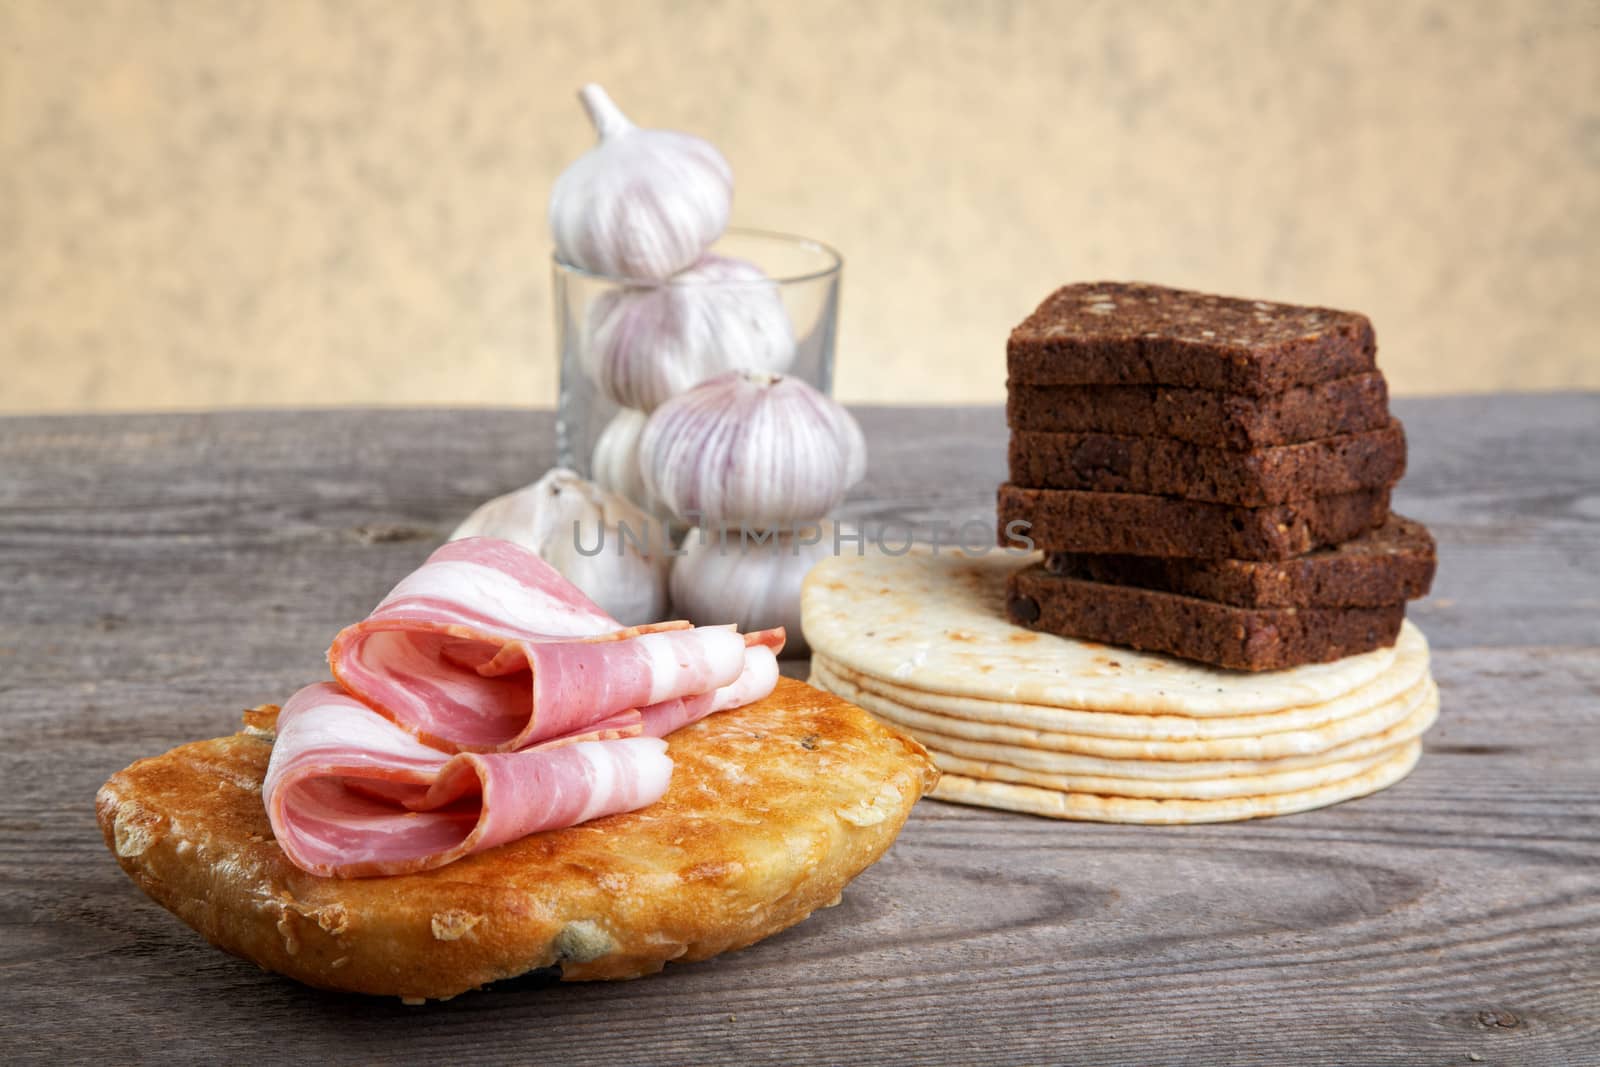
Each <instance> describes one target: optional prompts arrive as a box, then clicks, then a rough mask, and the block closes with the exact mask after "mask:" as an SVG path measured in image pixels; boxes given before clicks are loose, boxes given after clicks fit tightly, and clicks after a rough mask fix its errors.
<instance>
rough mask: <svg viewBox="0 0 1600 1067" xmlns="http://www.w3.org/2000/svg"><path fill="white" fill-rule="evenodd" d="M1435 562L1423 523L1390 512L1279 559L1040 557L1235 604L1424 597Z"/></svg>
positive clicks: (1057, 565) (1079, 572)
mask: <svg viewBox="0 0 1600 1067" xmlns="http://www.w3.org/2000/svg"><path fill="white" fill-rule="evenodd" d="M1436 565H1437V555H1436V550H1435V548H1434V543H1433V537H1432V536H1431V535H1430V534H1429V533H1428V530H1427V527H1425V526H1423V525H1422V524H1421V523H1420V522H1414V521H1412V520H1411V519H1408V518H1405V517H1404V516H1401V515H1395V514H1390V516H1389V521H1388V522H1386V523H1384V524H1383V525H1382V526H1380V527H1378V529H1376V530H1372V531H1370V532H1368V533H1365V534H1362V535H1361V536H1360V537H1357V538H1355V539H1354V540H1351V541H1346V542H1345V543H1344V544H1342V545H1334V546H1333V547H1331V548H1322V549H1317V550H1316V551H1314V552H1310V553H1308V554H1306V555H1304V556H1296V557H1295V558H1294V559H1286V560H1282V561H1280V562H1268V561H1261V560H1244V559H1218V560H1205V559H1160V558H1157V557H1154V556H1089V555H1079V554H1074V553H1067V552H1053V553H1051V554H1050V555H1048V556H1046V557H1045V569H1046V570H1048V571H1049V572H1050V573H1052V574H1059V575H1061V576H1063V577H1067V578H1081V579H1084V580H1086V581H1092V582H1107V583H1110V584H1113V585H1130V586H1137V587H1139V588H1142V589H1155V590H1159V591H1162V592H1167V593H1181V594H1182V595H1184V596H1191V597H1198V598H1199V599H1201V600H1214V601H1217V602H1218V603H1222V604H1232V605H1234V606H1236V607H1242V608H1309V607H1318V608H1335V607H1368V608H1372V607H1382V606H1384V605H1387V604H1396V603H1399V602H1400V601H1402V600H1416V599H1418V598H1419V597H1425V596H1427V595H1428V589H1429V587H1430V586H1432V584H1433V572H1434V568H1435V566H1436Z"/></svg>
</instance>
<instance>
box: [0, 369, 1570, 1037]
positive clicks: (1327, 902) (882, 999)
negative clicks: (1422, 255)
mask: <svg viewBox="0 0 1600 1067" xmlns="http://www.w3.org/2000/svg"><path fill="white" fill-rule="evenodd" d="M1397 408H1398V410H1399V413H1400V415H1401V416H1402V417H1403V418H1404V419H1405V420H1406V423H1407V428H1408V431H1409V434H1410V437H1411V441H1412V451H1411V471H1412V473H1411V475H1410V476H1409V477H1408V479H1407V480H1406V482H1405V483H1404V485H1403V486H1402V489H1401V492H1400V493H1399V499H1398V505H1397V506H1398V507H1399V508H1400V510H1402V511H1403V512H1404V513H1406V514H1408V515H1411V516H1412V517H1414V518H1418V519H1421V520H1422V521H1424V522H1426V523H1428V524H1429V525H1430V527H1431V528H1432V529H1433V531H1434V534H1435V535H1436V536H1437V538H1438V540H1439V545H1440V558H1441V565H1440V572H1439V578H1438V581H1437V583H1436V585H1435V594H1434V596H1433V598H1432V599H1431V600H1429V601H1425V602H1423V603H1421V604H1419V605H1416V607H1415V610H1414V613H1413V617H1414V618H1415V619H1417V621H1418V622H1419V623H1420V624H1421V625H1422V626H1423V628H1424V629H1425V630H1426V631H1427V633H1428V634H1429V636H1430V638H1432V640H1433V643H1434V648H1435V651H1436V664H1435V672H1436V675H1437V677H1438V680H1439V684H1440V688H1441V690H1442V694H1443V712H1442V717H1441V720H1440V724H1439V726H1438V727H1437V728H1436V729H1435V731H1434V732H1433V733H1432V734H1430V735H1429V740H1428V751H1427V754H1426V755H1425V756H1424V758H1423V761H1422V764H1421V766H1420V767H1419V768H1418V770H1417V771H1416V772H1415V773H1414V774H1413V775H1412V776H1411V777H1410V778H1409V779H1407V780H1406V781H1405V782H1403V783H1401V784H1400V785H1399V786H1397V787H1395V788H1393V789H1391V790H1389V791H1387V792H1385V793H1382V794H1380V795H1378V796H1375V797H1371V798H1368V799H1365V800H1361V801H1357V802H1353V803H1349V804H1345V805H1341V806H1338V807H1335V808H1332V809H1328V810H1325V811H1320V812H1313V813H1309V814H1305V815H1297V816H1292V817H1288V818H1283V819H1275V820H1267V821H1262V822H1255V823H1243V824H1234V825H1225V826H1207V827H1187V828H1173V829H1156V828H1138V827H1117V826H1094V825H1087V824H1063V823H1056V822H1051V821H1047V820H1043V819H1033V818H1028V817H1025V816H1014V815H1008V814H1004V813H1000V812H989V811H981V810H976V809H966V808H958V807H953V806H950V805H945V804H939V803H935V802H924V803H922V804H920V805H918V807H917V809H916V812H915V813H914V815H913V818H912V822H911V823H910V825H909V826H908V828H907V830H906V832H905V833H904V835H903V836H902V837H901V839H900V841H899V842H898V843H897V844H896V846H895V847H894V848H893V849H892V850H891V852H890V853H889V856H888V857H887V858H886V859H885V860H884V861H883V862H881V863H880V864H878V865H877V866H876V867H874V868H872V869H871V870H869V871H868V872H867V873H866V874H865V875H864V876H862V877H861V878H860V879H859V880H858V881H857V882H855V883H854V884H853V885H852V886H851V887H850V888H849V889H848V890H847V891H846V892H845V895H844V902H843V904H842V905H841V906H840V907H837V908H834V909H831V910H827V911H824V912H821V913H819V914H817V915H816V916H814V917H813V918H811V919H810V920H808V921H807V922H805V923H803V924H801V925H800V926H799V927H797V928H795V929H793V930H791V931H789V932H787V933H785V934H782V935H780V936H778V937H776V938H773V939H772V940H770V941H768V942H765V943H763V944H761V945H757V946H755V947H754V948H752V949H749V950H747V951H744V952H741V953H736V954H734V955H731V956H727V957H724V958H721V959H716V960H711V961H708V962H706V963H701V964H692V965H686V966H681V967H673V968H669V969H668V971H667V972H666V974H665V975H663V976H660V977H658V978H653V979H647V980H644V981H639V982H632V983H626V984H619V985H578V986H555V985H549V984H546V983H544V982H542V981H540V980H538V979H536V978H530V979H524V980H520V981H517V982H513V983H503V984H501V985H499V986H496V987H493V988H491V989H490V990H488V991H486V992H483V993H478V994H472V995H468V996H465V997H461V998H459V999H457V1000H455V1001H452V1002H449V1003H446V1004H433V1005H429V1006H427V1007H424V1008H405V1007H402V1006H401V1005H400V1004H398V1003H396V1002H391V1001H387V1000H379V999H371V998H358V997H337V996H329V995H327V994H322V993H317V992H314V991H312V990H309V989H306V988H302V987H300V986H298V985H296V984H294V983H292V982H289V981H287V980H284V979H280V978H277V977H274V976H271V975H266V974H263V973H261V972H259V971H257V970H256V969H255V968H254V967H253V966H252V965H250V964H248V963H244V962H242V961H239V960H236V959H233V958H231V957H228V956H225V955H223V954H221V953H219V952H216V951H215V950H213V949H211V948H210V947H209V946H207V945H205V944H204V943H202V942H201V941H200V939H199V938H198V937H197V936H196V935H194V934H193V933H192V932H191V931H190V930H189V929H188V928H187V927H185V926H183V925H182V924H181V923H179V922H178V921H177V920H176V919H174V918H173V917H171V916H170V915H167V914H166V913H165V912H163V911H162V910H161V909H159V908H158V907H156V906H155V905H154V904H152V903H150V902H149V901H148V900H146V899H145V898H144V897H143V896H142V895H141V894H140V893H139V892H138V891H137V890H136V889H134V887H133V886H132V885H131V884H130V883H129V882H128V881H127V880H126V878H124V876H123V875H122V873H121V872H120V871H119V870H118V869H117V866H116V863H115V862H114V861H113V859H112V858H111V856H109V855H108V854H107V853H106V852H105V849H104V846H103V845H102V844H101V842H100V837H99V834H98V832H97V830H96V828H95V826H94V817H93V794H94V790H95V789H96V787H97V786H98V785H99V784H100V782H101V781H103V780H104V779H105V778H106V777H107V776H108V775H109V774H110V773H111V772H113V771H115V770H117V769H119V768H121V767H122V766H124V765H126V764H127V763H129V762H131V761H132V760H134V759H137V758H139V757H141V756H145V755H151V754H154V753H157V752H160V751H164V750H165V749H167V748H169V747H171V746H172V745H174V744H177V743H179V742H181V741H184V740H188V739H191V738H197V737H203V736H211V735H214V734H217V733H220V732H225V731H228V730H231V729H232V728H233V724H234V723H235V722H236V721H237V712H238V710H239V709H241V708H243V707H245V706H248V705H251V704H255V703H258V702H261V701H264V700H273V699H279V698H281V697H283V696H284V695H286V694H287V693H289V692H290V691H291V690H292V689H293V688H294V687H295V686H297V685H299V684H300V683H301V682H303V681H305V680H306V679H307V678H310V677H315V676H319V675H320V673H321V672H322V669H323V664H322V650H323V648H324V647H325V645H326V643H327V640H328V638H329V637H331V636H332V634H333V633H334V631H335V630H336V629H337V628H338V626H339V625H340V624H341V623H342V622H344V621H347V620H349V619H351V618H355V617H359V616H360V615H362V614H364V613H365V612H366V611H367V610H368V609H369V608H370V607H371V605H372V604H373V603H375V602H376V600H377V599H378V598H379V597H380V596H381V595H382V594H383V593H384V592H386V591H387V589H388V588H389V586H390V585H391V584H392V583H393V582H394V580H395V579H396V578H397V577H398V576H399V575H402V574H403V573H405V572H406V571H407V570H409V569H410V568H411V567H413V566H414V565H415V564H416V563H418V562H419V561H420V560H421V559H422V558H423V557H424V556H425V555H426V554H427V552H428V551H429V550H430V549H431V548H432V547H433V545H434V544H435V542H437V541H438V540H439V539H440V538H441V537H442V536H443V535H444V533H445V532H446V531H448V530H449V529H450V527H451V526H452V524H454V523H455V522H456V521H457V520H458V519H459V518H460V517H461V516H462V515H464V514H465V513H466V512H467V511H468V510H469V508H470V507H471V506H472V505H474V504H475V503H477V502H478V501H479V500H481V499H482V498H484V497H486V496H489V495H491V494H494V493H498V492H502V491H504V490H506V489H509V488H512V487H513V486H516V485H519V484H522V483H525V482H527V481H530V480H532V478H533V477H535V476H536V475H537V474H539V473H540V472H541V471H542V470H543V469H544V467H545V466H546V465H547V464H548V463H549V462H550V460H551V458H552V442H551V438H552V420H551V418H550V416H549V415H548V414H546V413H537V414H535V413H526V412H494V413H483V412H471V413H461V412H448V411H427V412H422V411H385V412H318V413H284V414H279V413H272V414H267V413H245V414H228V415H187V416H181V417H180V416H127V417H92V418H78V417H72V418H17V419H6V420H0V605H3V609H4V610H3V611H0V782H3V783H4V789H0V1061H4V1062H8V1063H10V1062H32V1061H37V1062H49V1061H60V1060H79V1059H86V1058H100V1059H111V1060H114V1061H118V1062H121V1061H137V1060H145V1061H160V1062H170V1061H175V1060H212V1061H219V1060H238V1059H241V1058H244V1057H249V1058H251V1059H253V1060H257V1061H265V1062H279V1061H290V1060H312V1059H314V1060H316V1061H322V1060H331V1061H361V1062H402V1061H403V1062H460V1061H462V1060H464V1059H468V1058H470V1059H473V1060H488V1061H503V1060H515V1061H519V1062H535V1061H539V1060H543V1059H550V1060H560V1061H561V1062H562V1063H563V1064H566V1065H569V1067H579V1065H585V1064H614V1063H651V1062H664V1063H704V1062H716V1061H724V1062H730V1063H752V1064H754V1063H794V1062H825V1063H849V1064H922V1063H986V1064H988V1063H994V1064H1002V1063H1040V1062H1060V1063H1098V1064H1158V1063H1237V1064H1276V1063H1284V1062H1295V1063H1301V1064H1335V1063H1362V1064H1413V1063H1439V1064H1444V1063H1468V1062H1471V1061H1470V1060H1469V1058H1468V1057H1469V1054H1473V1055H1477V1056H1481V1057H1482V1062H1485V1063H1495V1064H1522V1063H1525V1064H1540V1065H1561V1064H1574V1065H1582V1064H1594V1063H1600V796H1597V790H1596V785H1597V768H1600V396H1573V395H1569V396H1545V397H1539V396H1526V397H1516V398H1511V397H1501V398H1474V399H1444V400H1429V401H1413V402H1402V403H1399V404H1397ZM863 422H864V425H865V426H866V428H867V431H868V438H869V442H870V447H871V449H872V470H871V472H870V474H869V476H868V479H867V482H866V483H865V484H864V485H863V486H862V487H860V490H859V491H858V493H857V494H856V496H855V498H854V499H853V500H852V501H851V502H850V504H849V505H848V510H849V511H850V512H851V513H852V514H854V515H855V516H857V517H858V518H866V519H875V520H879V521H883V522H890V523H906V522H914V523H917V524H919V525H921V526H922V528H923V529H924V530H927V529H931V524H933V523H935V522H938V521H944V522H947V523H954V522H958V521H960V520H962V519H966V518H982V517H983V516H984V515H986V514H989V513H991V510H992V507H993V487H994V485H995V484H996V483H997V482H998V481H999V480H1000V479H1001V477H1002V475H1003V473H1004V467H1005V431H1004V426H1003V419H1002V417H1001V413H1000V411H999V409H998V408H993V409H991V408H984V409H949V410H928V409H904V410H897V409H877V410H867V411H865V412H863ZM792 669H799V667H798V665H797V666H796V667H795V668H792Z"/></svg>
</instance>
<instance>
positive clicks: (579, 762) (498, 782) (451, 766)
mask: <svg viewBox="0 0 1600 1067" xmlns="http://www.w3.org/2000/svg"><path fill="white" fill-rule="evenodd" d="M666 749H667V746H666V742H664V741H662V740H660V739H659V738H657V737H631V738H623V739H620V740H572V739H562V741H561V743H556V744H553V745H549V746H546V747H541V748H537V749H530V750H527V751H523V752H504V753H487V754H480V753H458V754H455V755H451V754H449V753H445V752H440V751H439V750H437V749H434V748H430V747H429V746H427V745H424V744H422V743H421V742H419V741H418V740H417V739H416V738H414V737H412V736H411V735H410V734H409V733H407V732H406V731H405V730H403V729H401V728H400V727H398V726H396V725H395V724H394V723H392V722H390V721H389V720H388V719H386V718H384V717H383V716H381V715H378V714H376V713H374V712H373V711H372V710H371V709H370V708H368V707H366V706H365V705H364V704H362V703H361V702H360V701H358V700H356V699H354V698H353V697H351V696H350V695H349V694H347V693H345V692H343V691H341V690H340V689H339V688H338V687H337V686H334V685H330V684H328V683H326V682H323V683H319V684H317V685H311V686H307V687H306V688H304V689H302V690H300V691H299V692H298V693H296V694H295V695H294V696H292V697H290V698H289V700H288V702H287V703H285V704H284V706H283V710H282V711H281V712H280V713H279V715H278V726H277V739H276V741H275V742H274V743H273V748H272V758H271V761H270V762H269V764H268V766H267V774H266V779H265V782H264V784H263V786H262V796H263V799H264V800H265V802H266V808H267V817H268V819H269V820H270V821H271V823H272V832H273V834H274V835H275V837H276V838H277V841H278V844H279V845H280V846H282V848H283V850H284V852H285V853H286V854H287V855H288V857H289V859H290V860H291V861H292V862H293V863H294V864H295V865H296V866H297V867H300V868H301V869H303V870H306V871H309V872H310V873H312V874H317V875H324V876H335V877H341V878H355V877H365V876H370V875H385V874H407V873H410V872H413V871H424V870H430V869H432V868H435V867H441V866H443V865H445V864H447V863H451V862H453V861H455V860H457V859H460V858H461V857H463V856H466V855H469V854H471V853H474V852H480V851H482V850H484V849H487V848H493V847H494V846H495V845H501V844H505V843H506V842H508V841H514V840H516V839H517V838H520V837H524V836H526V835H527V834H531V833H536V832H538V831H540V830H551V829H557V828H560V827H564V826H574V825H576V824H578V823H581V822H587V821H588V820H590V819H595V818H599V817H600V816H603V815H612V814H616V813H619V812H625V811H633V810H636V809H638V808H642V807H645V806H647V805H649V804H653V803H655V802H656V801H657V800H659V799H660V798H661V795H662V794H663V793H665V792H666V790H667V784H668V782H669V781H670V779H671V776H672V760H671V759H670V758H668V756H667V754H666Z"/></svg>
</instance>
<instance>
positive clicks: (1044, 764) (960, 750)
mask: <svg viewBox="0 0 1600 1067" xmlns="http://www.w3.org/2000/svg"><path fill="white" fill-rule="evenodd" d="M869 710H870V709H869ZM1438 716H1439V694H1438V690H1437V689H1436V688H1434V686H1433V685H1432V683H1431V682H1425V683H1423V687H1422V688H1420V689H1419V691H1418V692H1417V694H1416V697H1415V703H1414V704H1412V705H1411V706H1410V708H1409V710H1408V711H1407V713H1406V714H1404V715H1403V716H1402V717H1401V718H1399V719H1398V720H1397V721H1396V722H1395V723H1394V724H1393V725H1391V726H1389V727H1388V728H1386V729H1384V730H1381V731H1378V732H1375V733H1372V734H1368V735H1366V736H1363V737H1358V738H1354V739H1352V740H1349V741H1346V742H1345V743H1343V744H1340V745H1336V746H1334V747H1331V748H1329V749H1327V750H1325V751H1323V752H1316V753H1311V754H1309V755H1295V756H1282V757H1278V758H1276V759H1255V758H1249V757H1246V758H1242V759H1208V760H1169V759H1159V758H1156V759H1106V758H1104V757H1100V756H1090V755H1083V754H1081V753H1076V752H1057V751H1053V750H1051V749H1041V748H1025V747H1023V746H1020V745H1006V744H999V743H996V742H990V741H971V740H968V739H966V738H962V737H951V736H949V735H947V734H940V733H936V732H932V731H928V730H921V729H914V728H911V727H909V726H905V725H904V724H903V723H899V722H897V721H896V720H894V719H886V720H885V721H887V722H889V723H890V724H891V725H895V726H903V727H904V728H905V729H907V730H908V731H909V732H910V733H911V735H912V736H913V737H915V738H916V739H917V740H918V741H919V742H921V743H922V744H923V745H925V746H927V747H928V748H932V749H938V750H939V751H941V752H948V753H951V754H952V755H957V756H963V757H965V758H967V759H973V760H984V761H990V762H995V763H1007V764H1010V765H1011V766H1013V767H1020V768H1024V769H1027V770H1033V771H1040V772H1043V773H1046V774H1062V775H1098V776H1104V777H1108V778H1135V779H1142V780H1146V781H1165V782H1172V781H1200V780H1205V779H1214V778H1232V777H1236V776H1240V775H1245V776H1253V775H1259V774H1276V773H1281V772H1283V771H1299V770H1308V769H1311V768H1315V767H1322V766H1325V765H1327V764H1329V763H1336V762H1343V761H1347V760H1355V759H1364V758H1366V757H1368V756H1370V755H1372V754H1374V753H1376V752H1379V751H1381V750H1384V749H1388V748H1392V747H1394V746H1395V745H1397V744H1400V743H1401V742H1403V741H1407V740H1410V739H1412V738H1415V737H1419V736H1421V734H1422V733H1423V732H1424V731H1426V730H1427V729H1428V728H1429V727H1430V726H1432V725H1433V724H1434V722H1435V721H1436V720H1437V719H1438Z"/></svg>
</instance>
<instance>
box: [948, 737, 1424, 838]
mask: <svg viewBox="0 0 1600 1067" xmlns="http://www.w3.org/2000/svg"><path fill="white" fill-rule="evenodd" d="M1421 755H1422V742H1421V741H1410V742H1408V743H1406V744H1404V745H1402V746H1400V747H1399V748H1397V749H1395V751H1394V754H1393V755H1391V756H1389V757H1388V758H1387V759H1385V760H1383V761H1382V762H1380V763H1378V764H1376V765H1375V766H1373V767H1371V768H1370V769H1368V770H1366V771H1364V772H1362V773H1360V774H1357V775H1353V776H1352V777H1349V778H1346V779H1344V780H1343V781H1339V782H1332V783H1330V784H1328V785H1321V786H1317V787H1315V788H1313V789H1306V790H1302V791H1300V792H1294V793H1276V794H1272V795H1270V796H1250V797H1229V798H1225V799H1217V800H1148V799H1137V798H1130V797H1115V796H1101V795H1099V794H1094V793H1063V792H1059V791H1057V790H1053V789H1040V788H1038V787H1036V786H1030V785H1016V784H1013V783H1010V782H990V781H984V780H982V779H978V778H968V777H965V776H963V775H959V774H950V773H946V774H944V775H943V776H942V777H941V778H940V779H939V785H938V787H937V788H935V789H934V791H933V794H932V795H933V796H934V798H935V799H938V800H948V801H951V802H952V803H956V804H971V805H975V806H977V807H984V808H1000V809H1002V810H1004V811H1020V812H1026V813H1029V814H1032V815H1044V816H1047V817H1049V818H1053V819H1079V820H1084V821H1087V822H1118V823H1142V824H1146V825H1177V824H1183V823H1208V822H1236V821H1238V820H1241V819H1260V818H1265V817H1267V816H1271V815H1288V814H1291V813H1292V812H1297V811H1309V810H1311V809H1312V808H1321V807H1326V806H1327V805H1329V804H1337V803H1339V802H1340V801H1342V800H1350V799H1352V798H1354V797H1360V796H1366V795H1367V794H1369V793H1375V792H1377V791H1378V790H1380V789H1384V788H1386V787H1388V786H1391V785H1393V784H1394V783H1396V782H1398V781H1399V780H1400V779H1402V778H1404V777H1405V776H1406V775H1407V774H1410V773H1411V768H1413V767H1415V766H1416V765H1417V760H1418V758H1419V757H1420V756H1421Z"/></svg>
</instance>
